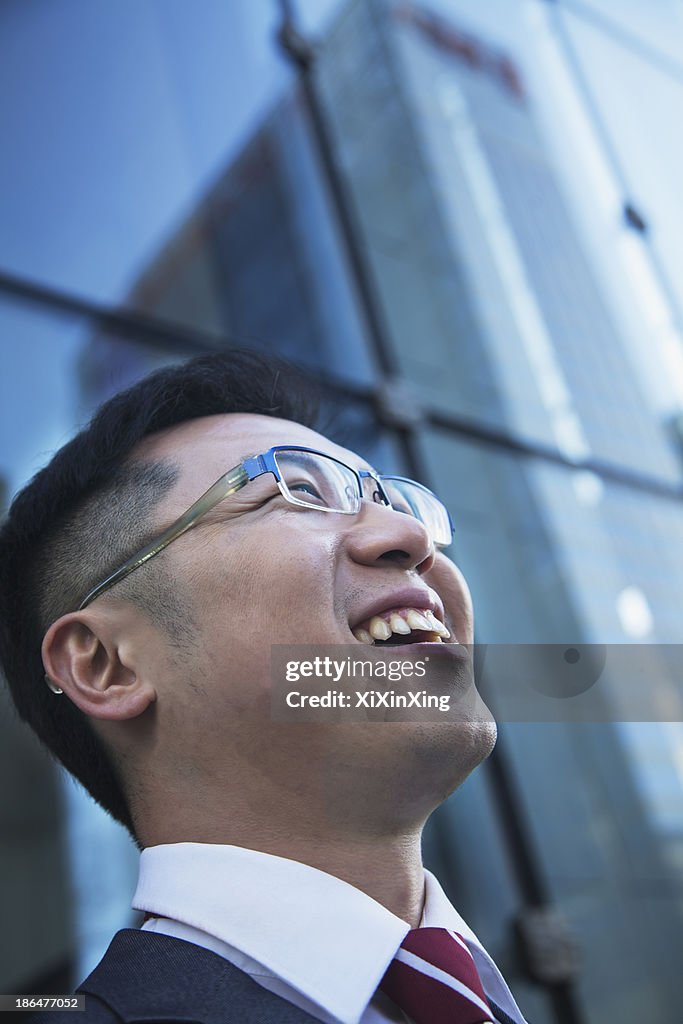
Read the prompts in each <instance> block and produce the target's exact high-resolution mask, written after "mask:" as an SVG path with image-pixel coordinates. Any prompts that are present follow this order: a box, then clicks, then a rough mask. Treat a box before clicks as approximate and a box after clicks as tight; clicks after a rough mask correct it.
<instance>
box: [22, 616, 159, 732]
mask: <svg viewBox="0 0 683 1024" xmlns="http://www.w3.org/2000/svg"><path fill="white" fill-rule="evenodd" d="M113 627H114V623H113V622H112V621H111V620H110V619H109V617H108V616H107V615H106V614H102V613H101V611H98V612H97V613H93V612H91V611H90V610H86V611H82V612H70V613H69V614H68V615H63V616H62V617H61V618H60V619H57V621H56V622H53V623H52V625H51V626H50V628H49V629H48V631H47V633H46V634H45V638H44V640H43V646H42V655H43V665H44V666H45V672H46V678H47V680H49V682H50V683H51V684H52V685H51V687H50V688H51V689H52V688H53V687H58V688H59V689H61V690H62V691H63V693H64V695H65V696H68V697H69V698H70V699H71V700H72V701H73V702H74V704H75V705H76V707H78V708H79V709H80V710H81V711H82V712H83V713H84V714H86V715H90V716H91V717H92V718H102V719H110V720H113V721H123V720H125V719H128V718H136V717H137V716H138V715H141V714H142V713H143V712H144V711H146V709H147V708H148V707H149V705H150V704H152V703H153V702H154V701H155V700H156V692H155V690H154V687H153V686H152V685H151V683H150V682H149V681H148V680H144V679H142V678H140V676H139V674H138V672H137V671H136V659H135V655H134V645H130V644H128V643H126V641H125V640H121V639H120V637H118V636H117V634H118V633H119V632H120V631H119V630H117V629H115V628H113ZM55 699H59V698H55Z"/></svg>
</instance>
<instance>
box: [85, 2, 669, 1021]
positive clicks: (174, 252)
mask: <svg viewBox="0 0 683 1024" xmlns="http://www.w3.org/2000/svg"><path fill="white" fill-rule="evenodd" d="M306 73H307V74H308V75H309V79H308V81H309V83H310V85H311V87H312V88H313V91H314V92H315V94H316V96H317V97H318V100H319V102H320V112H321V114H322V117H323V122H324V130H325V131H326V133H327V138H328V141H329V142H330V143H331V147H332V153H333V157H334V161H335V166H336V168H337V170H338V172H339V175H340V177H341V181H342V185H343V191H344V196H343V201H344V202H345V203H346V210H347V212H349V213H350V215H351V219H350V223H349V224H348V228H349V230H350V232H351V234H352V236H353V243H354V244H355V245H356V246H357V249H358V255H359V263H357V264H356V266H355V271H354V262H353V257H354V253H353V252H350V250H349V245H348V241H349V239H348V237H347V236H346V235H345V233H344V230H343V229H342V228H340V220H339V209H338V207H337V206H336V204H335V199H334V190H331V189H330V180H329V176H328V174H326V170H325V163H324V161H321V157H320V149H319V141H320V139H319V136H317V135H316V131H315V130H314V127H313V122H312V120H311V110H310V106H309V103H308V101H307V94H306V91H305V89H302V88H300V87H299V86H297V83H296V82H295V81H292V82H291V83H289V84H288V85H287V87H286V89H285V91H284V96H283V97H282V98H280V99H279V100H278V102H277V103H276V104H275V105H273V106H272V107H271V108H270V109H269V110H267V111H265V112H264V113H263V115H262V117H261V118H260V119H259V122H258V124H257V125H256V126H255V128H254V130H253V131H252V133H251V135H250V137H249V138H248V139H247V140H246V141H244V142H243V143H242V145H241V146H240V147H239V150H238V151H237V152H236V153H234V154H233V155H232V157H231V159H230V160H229V162H228V163H227V165H226V166H225V167H223V168H222V169H221V170H220V173H219V174H218V175H214V180H213V182H212V183H211V184H210V185H209V186H208V187H207V188H206V189H205V190H204V193H203V195H201V197H200V198H199V199H197V200H196V201H195V202H194V203H193V206H192V209H191V211H190V213H189V214H188V215H187V216H186V217H185V218H184V219H183V221H182V223H181V224H180V225H178V226H177V227H176V228H175V229H174V230H173V231H172V233H171V234H170V236H169V237H168V238H167V241H166V242H165V244H164V245H163V246H162V247H161V249H160V250H159V251H158V252H157V253H156V254H155V255H154V256H153V257H152V258H151V259H149V260H148V261H147V265H146V266H145V268H144V269H143V270H142V272H141V273H139V274H138V275H137V278H136V280H135V282H134V284H133V285H132V287H131V288H130V289H129V291H128V294H127V295H126V297H125V300H124V301H123V302H122V306H123V308H124V311H125V310H129V311H132V312H131V316H130V318H129V319H125V318H122V319H121V321H120V322H119V323H118V324H117V323H116V322H113V323H112V322H107V323H106V324H104V325H102V324H100V326H99V327H98V329H97V330H96V332H95V333H94V335H93V336H91V338H90V339H89V341H88V343H87V345H86V346H84V348H83V350H82V352H81V354H80V355H79V361H78V380H79V388H80V393H79V395H78V397H77V399H76V401H77V402H79V403H80V405H81V407H82V408H83V409H89V408H91V407H92V406H93V405H94V404H96V403H97V402H99V401H100V400H102V399H103V398H105V397H107V396H108V395H109V394H110V393H111V392H112V391H113V390H115V389H117V388H118V387H120V386H121V385H122V384H125V383H128V382H131V381H132V380H134V379H137V378H138V377H139V376H141V375H142V374H143V373H145V372H147V371H148V370H149V369H151V368H153V367H154V366H156V365H161V364H162V363H165V362H168V361H172V360H176V359H179V358H184V357H185V356H186V355H189V354H194V353H195V352H199V351H206V350H211V349H220V348H221V347H223V346H224V345H226V344H227V343H230V342H235V343H239V344H241V345H244V344H246V345H253V346H254V347H257V348H259V349H266V350H272V351H273V352H277V353H278V354H280V355H284V356H286V357H288V358H291V359H294V360H296V361H298V362H300V363H302V364H304V365H306V366H308V367H310V368H312V369H314V370H317V371H319V372H320V373H321V374H323V375H324V376H325V377H326V378H328V379H330V380H331V381H332V383H333V384H334V385H335V386H336V387H337V390H338V394H339V396H340V398H341V400H342V402H343V403H345V409H344V411H343V412H342V413H339V412H338V413H337V427H338V428H341V429H345V430H346V432H347V436H350V438H351V440H352V441H353V443H354V444H355V445H356V447H358V448H361V449H362V451H363V454H364V455H366V456H367V457H368V458H369V459H370V460H371V461H373V462H374V463H375V464H378V465H380V466H381V468H382V469H384V470H399V471H404V472H412V471H413V469H412V468H411V460H412V463H413V464H414V463H415V461H416V460H417V462H418V463H419V465H420V466H421V467H422V471H421V477H422V478H423V479H425V481H426V482H428V483H429V484H430V485H431V486H433V487H434V489H435V490H437V491H438V492H439V493H440V494H441V495H442V496H443V497H444V499H445V500H446V501H447V503H448V505H449V508H450V511H451V514H452V517H453V520H454V523H455V524H456V541H455V546H454V552H453V555H454V557H455V558H456V560H457V561H458V563H459V564H460V565H461V567H462V568H463V571H464V572H465V575H466V576H467V578H468V580H469V582H470V585H471V587H472V590H473V594H474V598H475V607H476V609H477V615H478V639H479V641H480V642H482V643H485V644H491V645H514V644H529V645H531V644H537V645H544V644H545V645H550V644H553V645H566V646H568V645H575V646H576V647H578V648H581V645H588V644H601V645H620V644H634V643H639V644H649V645H676V644H677V643H678V642H679V639H680V636H681V629H680V625H679V623H678V616H677V608H678V607H680V604H681V600H682V599H683V544H681V540H682V539H683V507H682V506H681V502H680V495H679V497H678V498H676V491H677V490H678V491H680V485H681V465H680V461H679V459H678V458H677V453H676V451H675V449H674V447H673V444H672V440H671V436H670V434H669V432H668V431H667V428H666V424H665V423H664V422H662V420H661V417H659V416H658V414H657V410H656V409H655V408H654V407H653V406H652V404H651V403H650V402H649V400H648V395H647V393H646V392H645V391H644V389H643V387H642V386H641V381H640V380H639V376H638V372H637V367H636V364H635V363H634V361H633V360H632V358H631V355H630V354H629V350H628V344H627V341H626V339H625V338H624V335H623V330H622V328H621V325H620V324H619V323H618V322H617V320H616V319H615V317H614V316H613V315H612V310H611V308H610V305H609V303H608V302H607V301H606V299H605V297H604V295H603V293H602V291H601V289H600V287H599V286H598V284H597V280H596V276H595V274H594V271H593V268H592V266H591V262H590V259H589V256H588V254H587V252H586V250H585V246H584V245H583V242H582V237H581V234H580V232H579V230H578V227H577V225H576V223H575V220H574V218H573V215H572V210H571V207H570V205H569V203H568V201H567V199H566V197H565V195H564V193H563V190H562V188H561V185H560V182H559V178H558V173H557V169H556V168H555V167H554V165H553V161H552V158H551V153H550V150H549V147H548V144H547V141H546V139H545V138H544V136H543V134H542V133H541V131H540V129H539V125H538V121H537V117H536V114H535V106H534V97H533V95H532V94H530V92H529V87H528V84H527V82H526V80H525V76H524V74H523V72H522V70H521V69H520V67H519V66H518V64H517V62H516V60H515V57H514V55H512V54H510V53H509V52H507V51H505V50H504V49H502V48H501V47H500V46H498V45H497V44H495V43H494V42H492V41H491V40H489V39H488V38H485V37H483V36H478V35H476V34H474V33H472V32H471V31H466V30H463V29H462V28H461V27H460V26H459V25H458V24H456V23H455V22H454V21H453V20H451V19H447V18H444V17H443V16H438V15H436V14H434V13H430V12H429V11H428V10H427V9H426V8H423V7H419V6H416V5H412V4H408V3H389V2H382V0H352V2H350V3H348V4H345V5H344V6H343V8H342V10H341V12H340V13H339V15H338V17H337V18H336V20H335V21H334V22H333V23H332V24H331V26H330V27H329V28H328V30H327V31H326V33H325V36H324V38H323V39H322V41H321V43H320V45H319V46H318V47H317V48H316V51H315V55H314V60H313V66H312V69H311V68H310V67H309V66H308V65H307V72H306ZM358 274H361V275H363V276H364V280H365V283H366V286H367V294H365V293H364V292H363V291H362V289H359V287H358V276H357V275H358ZM368 304H370V306H371V307H372V309H371V310H370V314H371V318H372V317H374V321H373V322H374V328H373V326H372V324H369V311H368ZM136 318H137V319H136ZM150 325H152V326H153V330H152V329H151V328H150ZM148 330H151V334H150V336H148V337H145V332H146V331H148ZM136 331H137V336H136ZM151 335H153V338H152V337H151ZM165 335H166V337H165ZM184 338H185V340H184ZM659 671H660V673H661V675H657V676H655V677H654V678H653V679H652V680H651V685H652V687H653V689H655V690H656V689H657V687H658V686H661V687H662V689H663V690H665V689H666V687H667V686H668V685H669V682H670V678H669V676H670V673H671V666H670V665H667V664H666V663H665V664H663V665H660V666H659ZM604 700H605V704H606V708H607V710H606V713H605V716H604V720H603V721H601V722H596V723H576V722H568V721H562V720H561V719H560V717H559V715H558V720H554V721H552V722H548V721H544V722H536V723H525V722H515V721H510V722H506V721H504V722H503V723H502V725H501V741H500V751H499V754H498V755H497V758H498V760H497V762H496V763H495V766H494V768H489V769H484V770H482V771H480V772H479V773H477V774H476V775H475V776H474V777H473V778H471V779H470V780H468V782H467V783H466V784H465V786H464V787H463V789H462V791H461V792H460V793H459V794H458V795H457V796H456V797H455V798H454V799H452V800H451V801H449V802H448V803H447V804H446V805H445V806H444V807H443V808H442V809H441V810H440V811H439V812H438V814H437V815H435V816H434V819H433V821H432V823H431V825H430V832H429V835H428V839H427V843H426V851H427V856H428V860H429V863H430V864H431V865H433V866H434V867H435V868H436V869H437V871H438V874H439V876H440V878H441V879H442V880H443V882H444V884H445V886H446V888H447V890H448V891H449V893H450V895H451V896H452V898H453V900H454V902H455V903H456V905H457V906H458V907H459V909H461V910H462V912H463V914H464V916H465V917H466V918H467V919H468V921H470V923H471V924H472V926H473V927H474V929H475V931H477V933H478V934H479V935H480V937H481V938H482V941H484V943H485V944H486V945H487V947H488V948H489V949H490V950H491V952H492V954H493V955H494V957H495V958H496V960H497V961H498V962H499V964H500V966H501V968H502V970H503V972H504V973H505V975H506V977H507V978H508V980H509V982H510V984H511V986H512V987H513V989H514V991H515V992H516V994H518V996H519V1001H520V1005H521V1006H522V1008H523V1009H524V1010H525V1012H526V1013H527V1015H528V1016H529V1018H530V1019H532V1020H534V1021H535V1022H536V1024H544V1022H548V1024H550V1022H552V1021H556V1020H557V1021H566V1022H568V1021H570V1020H572V1021H586V1022H588V1024H590V1022H595V1024H597V1022H600V1021H603V1020H604V1021H606V1020H612V1019H616V1020H619V1021H623V1022H625V1024H628V1022H630V1021H633V1022H634V1024H635V1022H636V1021H640V1020H643V1019H648V1020H653V1021H659V1020H661V1021H662V1022H664V1021H668V1020H669V1019H670V1011H671V1007H672V1006H676V1005H678V1003H679V1001H680V999H681V996H683V981H682V979H681V976H680V968H679V964H678V956H677V952H676V951H677V949H678V948H679V947H680V936H681V930H682V926H683V825H682V824H681V816H680V812H681V805H682V800H681V774H680V771H681V770H680V764H681V761H682V758H683V734H682V733H681V726H680V725H679V724H678V723H675V722H673V721H672V722H668V723H663V722H662V723H658V722H652V723H649V724H635V723H627V724H623V723H621V722H620V719H619V713H620V707H619V691H618V686H615V685H614V684H612V683H610V682H609V680H608V681H607V683H606V691H605V695H604ZM501 773H502V774H503V775H504V776H505V783H504V784H502V783H501ZM463 835H468V837H469V838H468V840H467V843H466V844H465V842H463V841H462V839H461V838H460V837H461V836H463ZM538 904H543V905H545V904H549V905H551V906H552V907H554V908H556V909H557V910H558V912H559V913H560V914H561V916H562V918H563V919H564V921H566V923H567V924H568V926H569V927H570V929H571V933H572V934H573V935H574V936H575V938H576V940H577V942H578V946H579V949H580V953H581V963H580V967H579V968H578V969H577V970H576V971H572V970H570V969H569V968H567V971H566V977H567V978H568V980H562V973H563V972H562V968H563V958H562V952H561V946H562V944H561V942H559V943H557V952H556V954H555V955H554V957H553V955H551V956H550V960H551V961H554V963H555V965H556V970H557V977H558V978H559V980H556V981H555V982H553V981H552V980H551V975H552V970H553V967H552V963H551V967H550V969H549V973H548V976H547V977H546V980H545V982H544V983H539V979H538V977H537V978H536V980H534V979H532V978H530V977H529V965H528V964H526V965H525V963H524V957H523V955H522V954H523V946H524V944H523V943H520V940H519V927H518V929H517V931H515V929H514V927H513V925H514V924H515V922H517V925H518V926H519V925H520V924H521V925H522V928H523V926H524V924H525V923H528V922H529V920H530V915H529V913H528V912H529V911H530V910H531V909H533V908H534V907H536V906H537V905H538ZM525 912H526V913H525ZM547 946H548V948H549V949H550V950H551V954H552V949H553V948H555V947H554V946H553V943H552V941H551V939H550V938H549V939H548V940H547ZM569 959H570V960H571V958H569ZM570 966H571V965H570ZM532 973H533V971H532ZM538 973H539V970H538V967H536V974H538ZM540 973H542V971H541V972H540ZM563 1000H565V1001H566V1006H567V1007H569V1006H571V1008H570V1009H568V1010H567V1011H566V1014H565V1015H563V1010H562V1004H563Z"/></svg>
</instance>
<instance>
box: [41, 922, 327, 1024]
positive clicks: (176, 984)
mask: <svg viewBox="0 0 683 1024" xmlns="http://www.w3.org/2000/svg"><path fill="white" fill-rule="evenodd" d="M76 992H77V993H81V992H83V993H84V994H85V1012H83V1011H82V1010H54V1011H46V1012H45V1013H38V1014H33V1015H32V1016H31V1017H28V1018H26V1020H27V1024H28V1022H35V1024H38V1022H40V1024H47V1022H50V1024H120V1022H125V1024H133V1022H134V1021H145V1022H149V1024H151V1022H154V1024H157V1022H162V1021H173V1022H175V1024H180V1022H197V1024H312V1022H313V1021H315V1020H316V1018H315V1017H311V1015H310V1014H308V1013H305V1012H304V1010H300V1009H298V1008H297V1007H296V1006H293V1005H292V1004H291V1003H288V1002H287V1001H286V1000H285V999H281V998H280V996H276V995H275V994H274V993H272V992H268V990H267V989H265V988H263V987H262V986H261V985H258V984H257V983H256V982H255V981H252V980H251V978H250V977H249V975H248V974H245V973H244V971H240V970H239V969H238V968H237V967H233V965H232V964H230V963H228V961H227V960H224V959H223V957H221V956H218V954H217V953H211V952H210V951H209V950H207V949H202V948H201V946H195V945H194V944H193V943H191V942H184V941H183V940H182V939H174V938H171V937H170V936H168V935H159V934H157V933H155V932H143V931H134V930H132V929H125V930H124V931H120V932H118V933H117V934H116V935H115V936H114V938H113V939H112V942H111V945H110V946H109V949H108V950H107V952H106V953H105V954H104V957H103V958H102V960H101V961H100V963H99V964H98V966H97V967H96V968H95V970H94V971H93V972H92V974H91V975H90V977H88V978H86V980H85V981H84V982H83V983H82V984H81V985H79V986H78V988H77V989H76Z"/></svg>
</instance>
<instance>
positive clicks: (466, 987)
mask: <svg viewBox="0 0 683 1024" xmlns="http://www.w3.org/2000/svg"><path fill="white" fill-rule="evenodd" d="M379 987H380V988H381V989H382V991H383V992H385V993H386V994H387V995H388V996H389V998H390V999H393V1001H394V1002H395V1003H396V1005H397V1006H398V1007H399V1008H400V1009H401V1010H403V1011H404V1013H407V1014H408V1016H409V1017H410V1019H411V1021H413V1024H485V1022H489V1021H493V1020H494V1017H493V1013H492V1011H491V1007H490V1006H489V1004H488V1001H487V999H486V996H485V995H484V989H483V986H482V983H481V978H480V977H479V973H478V971H477V968H476V967H475V964H474V960H473V959H472V954H471V953H470V951H469V949H468V948H467V946H466V944H465V940H464V939H463V937H462V936H461V935H458V933H457V932H449V931H447V930H446V929H445V928H416V929H414V930H413V931H410V932H408V934H407V935H406V937H405V939H404V940H403V942H402V943H401V946H400V948H399V950H398V952H397V953H396V956H395V957H394V959H393V960H392V962H391V963H390V964H389V967H388V969H387V972H386V974H385V975H384V977H383V979H382V981H381V982H380V985H379Z"/></svg>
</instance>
